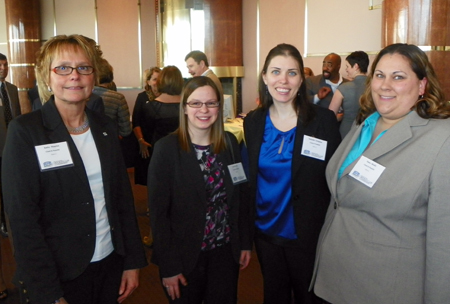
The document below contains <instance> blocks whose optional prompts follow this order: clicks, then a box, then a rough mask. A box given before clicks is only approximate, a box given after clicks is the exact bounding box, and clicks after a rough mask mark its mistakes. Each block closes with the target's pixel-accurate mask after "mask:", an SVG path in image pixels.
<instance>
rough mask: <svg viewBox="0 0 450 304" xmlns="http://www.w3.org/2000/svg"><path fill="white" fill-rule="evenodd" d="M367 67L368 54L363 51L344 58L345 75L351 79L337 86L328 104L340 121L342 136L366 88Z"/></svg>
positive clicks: (355, 113)
mask: <svg viewBox="0 0 450 304" xmlns="http://www.w3.org/2000/svg"><path fill="white" fill-rule="evenodd" d="M368 67H369V56H368V55H367V54H366V53H365V52H363V51H356V52H353V53H351V54H350V55H348V56H347V58H345V71H346V72H347V77H348V78H349V79H353V80H352V81H348V82H345V83H343V84H341V85H340V86H339V87H338V88H337V90H336V92H334V95H333V99H332V100H331V103H330V106H329V109H330V110H331V111H333V112H334V113H335V114H336V115H337V117H338V119H339V120H340V121H341V124H340V126H339V132H341V137H342V138H344V137H345V135H347V133H348V132H349V131H350V128H351V127H352V125H353V123H354V122H355V118H356V115H357V114H358V110H359V98H360V97H361V95H362V94H363V93H364V90H365V88H366V80H367V76H366V73H367V68H368ZM341 109H342V111H341ZM342 112H343V113H342Z"/></svg>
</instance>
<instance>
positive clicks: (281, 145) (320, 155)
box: [244, 44, 340, 304]
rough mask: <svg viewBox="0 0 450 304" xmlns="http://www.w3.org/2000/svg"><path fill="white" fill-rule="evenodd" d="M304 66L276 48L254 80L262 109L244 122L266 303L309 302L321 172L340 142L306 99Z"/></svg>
mask: <svg viewBox="0 0 450 304" xmlns="http://www.w3.org/2000/svg"><path fill="white" fill-rule="evenodd" d="M303 67H304V66H303V60H302V57H301V55H300V52H299V51H298V50H297V49H296V48H295V47H294V46H292V45H289V44H280V45H277V46H276V47H275V48H273V49H272V50H271V51H270V52H269V54H268V56H267V58H266V61H265V64H264V67H263V70H262V72H261V75H260V81H259V98H260V101H261V104H260V106H259V107H258V108H257V109H256V110H255V111H252V112H250V113H249V114H248V115H247V117H246V118H245V121H244V130H245V138H246V143H247V147H248V153H249V186H250V188H249V191H248V193H249V196H250V197H249V198H248V199H249V201H250V208H251V212H250V214H251V217H252V218H251V220H252V222H253V223H254V225H253V227H252V228H253V229H252V235H253V236H254V240H255V245H256V250H257V254H258V258H259V262H260V264H261V270H262V274H263V278H264V303H265V304H271V303H276V304H283V303H292V302H291V300H292V299H291V297H292V293H293V294H294V299H295V303H313V300H314V296H313V294H312V293H310V292H308V285H309V282H310V280H311V276H312V271H313V264H314V254H315V248H316V244H317V239H318V236H319V232H320V228H321V226H322V224H323V220H324V218H325V212H326V208H327V205H328V203H329V200H330V192H329V191H328V187H327V185H326V180H325V167H326V165H327V162H328V160H329V159H330V157H331V155H332V154H333V153H334V151H335V149H336V148H337V146H338V144H339V142H340V135H339V130H338V125H337V121H336V118H335V116H334V113H333V112H332V111H330V110H328V109H324V108H320V107H318V106H316V105H313V104H311V103H309V102H308V101H307V99H306V86H305V83H304V79H305V76H304V72H303Z"/></svg>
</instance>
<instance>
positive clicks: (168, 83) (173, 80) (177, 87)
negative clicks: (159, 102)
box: [156, 65, 183, 95]
mask: <svg viewBox="0 0 450 304" xmlns="http://www.w3.org/2000/svg"><path fill="white" fill-rule="evenodd" d="M156 86H157V87H158V92H159V93H166V94H169V95H180V94H181V90H182V89H183V76H181V72H180V70H179V69H178V68H177V67H176V66H174V65H169V66H166V67H165V68H164V69H162V71H161V73H159V75H158V79H157V80H156Z"/></svg>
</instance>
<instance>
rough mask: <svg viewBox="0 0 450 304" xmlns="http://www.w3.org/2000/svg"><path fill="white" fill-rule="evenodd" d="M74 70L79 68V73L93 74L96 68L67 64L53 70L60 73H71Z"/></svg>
mask: <svg viewBox="0 0 450 304" xmlns="http://www.w3.org/2000/svg"><path fill="white" fill-rule="evenodd" d="M73 70H77V72H78V74H81V75H91V74H92V73H94V68H93V67H91V66H78V67H75V68H74V67H71V66H67V65H61V66H57V67H54V68H53V69H52V71H53V72H55V74H58V75H70V74H72V72H73Z"/></svg>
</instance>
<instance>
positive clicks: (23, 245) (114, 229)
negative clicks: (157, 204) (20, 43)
mask: <svg viewBox="0 0 450 304" xmlns="http://www.w3.org/2000/svg"><path fill="white" fill-rule="evenodd" d="M86 114H87V116H88V118H89V124H90V129H91V132H92V135H93V137H94V141H95V144H96V147H97V150H98V154H99V157H100V164H101V168H102V177H103V186H104V193H105V201H106V209H107V213H108V220H109V224H110V228H111V236H112V241H113V245H114V249H115V252H116V253H118V254H119V255H121V256H123V257H124V262H125V264H124V270H126V269H136V268H141V267H143V266H145V265H146V264H147V262H146V258H145V254H144V250H143V247H142V243H141V238H140V233H139V228H138V226H137V221H136V214H135V210H134V203H133V195H132V192H131V186H130V182H129V179H128V174H127V172H126V169H125V166H124V163H123V158H122V155H121V150H120V146H119V139H118V134H117V128H116V126H115V125H114V123H113V122H112V120H110V119H109V118H108V117H106V116H104V115H100V114H98V113H96V112H93V111H91V110H89V109H88V108H86ZM58 142H67V143H68V146H69V150H70V153H71V156H72V160H73V162H74V166H72V167H67V168H62V169H57V170H52V171H46V172H41V171H40V168H39V163H38V159H37V156H36V152H35V146H38V145H44V144H50V143H58ZM2 176H3V195H4V199H5V201H4V203H5V210H6V213H7V215H8V217H9V220H10V225H11V232H12V235H13V242H14V249H15V259H16V262H17V271H16V279H17V280H19V281H22V282H23V284H24V286H25V288H26V289H27V294H28V297H29V299H30V301H31V303H35V304H41V303H43V304H46V303H51V302H52V301H54V300H55V299H59V298H60V297H61V296H63V291H62V289H61V286H60V285H61V282H62V281H67V280H71V279H74V278H76V277H78V276H79V275H80V274H81V273H82V272H83V271H84V270H85V269H86V267H87V266H88V265H89V263H90V261H91V258H92V255H93V253H94V249H95V237H96V220H95V210H94V209H95V208H94V199H93V197H92V193H91V189H90V186H89V181H88V178H87V175H86V171H85V168H84V165H83V161H82V159H81V156H80V154H79V153H78V150H77V148H76V146H75V144H74V142H73V140H72V138H71V136H70V134H69V133H68V132H67V129H66V127H65V125H64V123H63V121H62V119H61V116H60V114H59V112H58V110H57V108H56V106H55V102H54V100H53V98H52V99H50V100H49V101H48V102H47V103H45V104H44V105H43V107H42V109H40V110H37V111H34V112H31V113H28V114H26V115H22V116H20V117H18V118H17V119H15V120H13V121H12V122H11V123H10V125H9V128H8V137H7V141H6V145H5V150H4V153H3V168H2Z"/></svg>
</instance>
